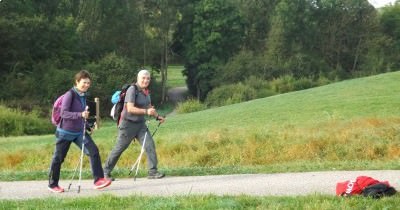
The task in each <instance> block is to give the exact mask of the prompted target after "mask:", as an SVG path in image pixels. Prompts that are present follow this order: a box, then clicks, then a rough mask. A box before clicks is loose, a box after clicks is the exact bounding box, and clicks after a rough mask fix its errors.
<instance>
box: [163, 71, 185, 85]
mask: <svg viewBox="0 0 400 210" xmlns="http://www.w3.org/2000/svg"><path fill="white" fill-rule="evenodd" d="M182 71H183V66H180V65H169V66H168V84H167V85H168V88H174V87H183V86H186V82H185V77H184V76H183V74H182Z"/></svg>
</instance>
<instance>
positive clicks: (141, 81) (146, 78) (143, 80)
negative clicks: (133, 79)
mask: <svg viewBox="0 0 400 210" xmlns="http://www.w3.org/2000/svg"><path fill="white" fill-rule="evenodd" d="M137 84H138V85H139V86H140V88H147V87H148V86H149V84H150V75H146V74H143V75H140V76H138V78H137Z"/></svg>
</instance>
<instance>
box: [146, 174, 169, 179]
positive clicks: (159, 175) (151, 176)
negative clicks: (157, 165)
mask: <svg viewBox="0 0 400 210" xmlns="http://www.w3.org/2000/svg"><path fill="white" fill-rule="evenodd" d="M164 176H165V174H163V173H160V172H153V173H149V175H148V176H147V178H148V179H161V178H163V177H164Z"/></svg>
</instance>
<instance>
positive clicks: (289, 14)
mask: <svg viewBox="0 0 400 210" xmlns="http://www.w3.org/2000/svg"><path fill="white" fill-rule="evenodd" d="M399 9H400V3H399V1H397V3H396V4H395V5H392V6H388V7H385V8H382V9H379V10H378V9H375V8H374V7H372V6H371V5H370V4H369V3H368V1H367V0H351V1H349V0H324V1H314V0H295V1H292V0H255V1H245V0H213V1H211V0H195V1H193V0H190V1H189V0H146V1H144V0H127V1H120V0H118V1H103V0H87V1H76V0H52V1H49V0H46V1H38V0H24V1H21V0H2V1H0V13H1V14H2V15H1V17H0V37H1V39H0V49H1V51H0V79H1V81H2V83H1V84H0V97H1V99H2V100H3V101H5V104H6V105H8V106H13V107H21V108H23V109H28V110H29V109H32V108H33V107H34V106H40V107H43V109H44V110H47V111H48V110H49V108H50V105H51V103H52V101H53V100H54V99H55V98H56V97H57V96H58V95H60V94H61V93H63V92H64V91H66V90H67V89H68V88H69V87H70V86H71V85H72V81H71V80H72V77H73V75H74V73H75V72H77V71H78V70H80V69H88V70H89V71H90V72H92V73H93V76H94V82H93V87H92V89H91V96H92V97H94V96H96V97H99V98H100V99H101V102H102V106H101V107H102V108H103V110H102V113H104V114H106V113H107V112H108V110H109V107H110V106H111V104H110V103H109V102H108V101H109V96H110V95H111V94H112V93H113V91H115V90H116V89H118V88H120V86H121V85H122V84H123V83H127V82H131V81H132V80H133V79H134V77H135V73H136V72H137V71H138V70H139V69H140V68H143V67H146V68H151V69H152V70H153V71H154V72H160V73H161V74H160V77H159V78H157V80H153V85H154V87H153V88H154V89H153V96H154V97H153V99H155V101H154V102H155V104H158V103H160V102H164V101H165V100H166V87H167V86H168V84H167V83H166V81H167V77H168V72H167V69H168V65H169V63H182V64H184V66H185V69H184V74H185V76H186V80H187V86H188V87H189V91H190V93H191V94H192V95H194V96H195V97H197V98H198V99H200V100H202V101H204V100H206V98H207V95H209V93H210V91H212V90H214V89H216V88H217V87H220V86H221V85H236V84H237V83H239V82H243V81H244V80H246V79H248V78H249V77H250V76H254V77H255V78H259V79H262V80H265V81H269V82H270V81H272V80H274V79H277V78H284V77H285V76H287V75H289V77H293V78H294V79H295V80H298V79H300V78H307V80H311V81H312V82H315V81H318V80H319V79H320V78H321V77H322V78H324V79H328V80H331V81H332V80H342V79H347V78H352V77H357V76H360V75H370V74H376V73H380V72H386V71H393V70H398V69H399V68H400V56H399V54H398V51H399V50H400V18H399V14H400V12H399ZM317 83H318V82H317ZM225 89H229V87H228V88H225ZM258 91H260V90H257V91H256V92H258ZM213 95H214V96H215V95H218V94H216V93H214V94H213ZM253 95H254V94H253ZM257 95H259V94H258V93H257ZM240 100H242V99H240ZM240 100H239V101H240Z"/></svg>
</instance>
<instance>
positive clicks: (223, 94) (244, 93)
mask: <svg viewBox="0 0 400 210" xmlns="http://www.w3.org/2000/svg"><path fill="white" fill-rule="evenodd" d="M255 98H257V91H256V90H255V89H254V88H252V87H250V86H249V85H244V84H242V83H237V84H232V85H222V86H220V87H218V88H215V89H214V90H212V91H211V92H210V93H209V94H208V95H207V98H206V104H207V105H209V106H225V105H229V104H235V103H240V102H244V101H249V100H252V99H255Z"/></svg>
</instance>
